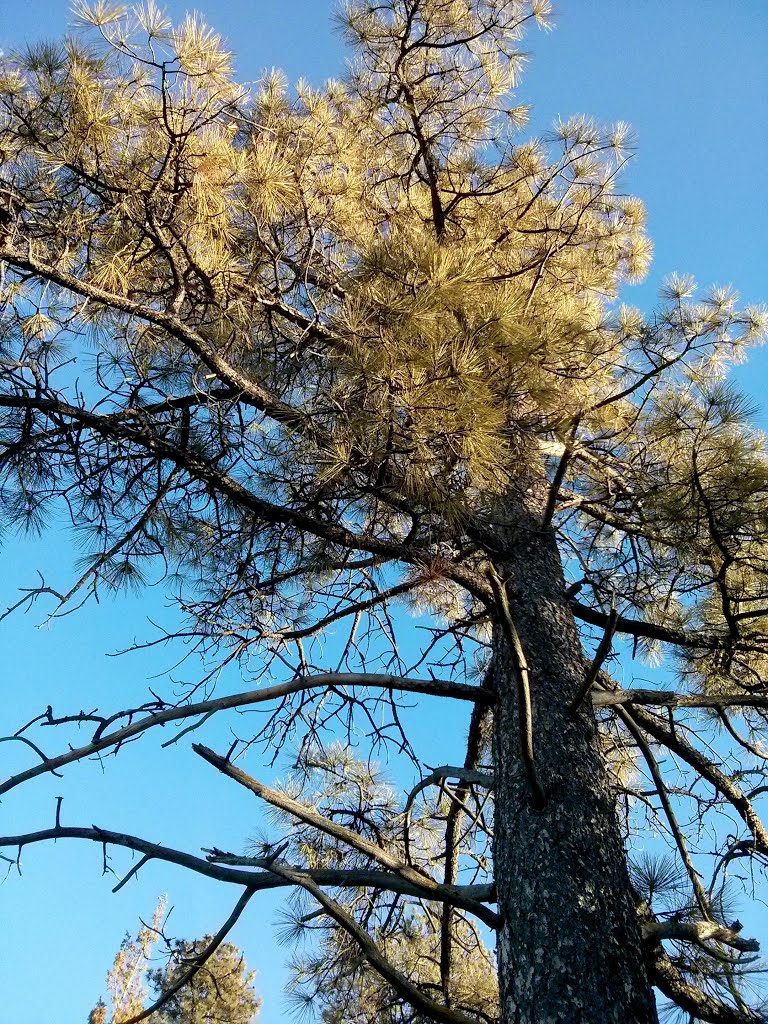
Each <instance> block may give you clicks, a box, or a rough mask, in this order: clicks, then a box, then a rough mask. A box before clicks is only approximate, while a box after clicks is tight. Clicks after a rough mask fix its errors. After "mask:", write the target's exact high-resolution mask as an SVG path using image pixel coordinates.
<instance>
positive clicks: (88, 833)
mask: <svg viewBox="0 0 768 1024" xmlns="http://www.w3.org/2000/svg"><path fill="white" fill-rule="evenodd" d="M58 839H85V840H88V841H89V842H92V843H98V844H99V845H102V846H103V845H107V846H120V847H122V848H123V849H127V850H133V851H135V852H137V853H141V854H143V862H144V863H147V862H148V861H150V860H162V861H165V862H167V863H169V864H177V865H178V866H179V867H182V868H186V869H187V870H189V871H194V872H195V873H196V874H199V875H204V876H205V877H206V878H212V879H214V881H217V882H228V883H230V884H233V885H241V886H245V887H247V888H248V889H252V890H253V891H254V892H260V891H261V890H263V889H276V888H280V887H282V886H285V885H288V884H289V883H287V882H285V881H284V880H282V879H281V877H280V876H279V875H276V874H274V873H273V872H272V871H248V870H244V869H243V867H240V866H238V865H242V864H244V865H248V864H249V863H250V862H252V863H254V864H260V865H262V864H263V858H256V857H253V858H248V857H242V858H240V857H235V856H233V855H230V854H222V853H218V852H217V853H215V854H212V855H211V856H210V857H209V858H208V859H205V860H204V859H203V858H202V857H196V856H194V854H191V853H185V852H184V851H182V850H175V849H173V848H172V847H170V846H162V845H161V844H160V843H151V842H149V841H148V840H146V839H142V838H140V837H139V836H132V835H128V834H127V833H124V832H113V831H111V830H110V829H104V828H98V827H97V826H96V825H93V826H91V828H77V827H70V826H57V827H56V828H49V829H42V830H40V831H39V832H26V833H23V834H20V835H16V836H0V848H8V847H10V848H16V849H18V850H19V852H21V850H22V849H23V848H24V847H25V846H31V845H33V844H35V843H46V842H52V841H56V840H58ZM228 865H232V866H228ZM292 870H293V871H294V872H295V873H296V874H300V875H302V876H306V878H307V879H309V880H310V881H312V882H314V883H315V884H316V885H322V886H328V887H330V888H333V889H383V890H386V891H389V892H395V893H399V894H400V895H403V896H412V897H414V898H415V899H423V900H432V901H434V902H435V903H450V904H451V905H453V906H457V907H460V908H462V909H467V910H472V911H473V912H474V911H475V910H476V909H477V907H478V906H479V904H480V902H481V901H483V902H493V893H492V889H491V887H490V886H487V885H460V886H447V885H446V886H441V887H440V892H439V893H438V892H435V891H434V889H431V888H430V889H426V888H425V887H424V886H422V885H421V884H419V882H415V883H414V882H407V881H405V880H404V879H402V878H399V877H398V876H397V875H393V874H391V873H390V872H388V871H376V870H370V871H369V870H366V869H361V868H350V869H343V868H312V869H310V868H292ZM124 881H125V879H123V882H124ZM121 884H123V883H122V882H120V883H118V886H119V885H121ZM118 886H116V887H115V888H116V889H117V887H118ZM486 909H487V908H481V910H486ZM488 914H490V915H491V916H492V917H493V918H495V917H496V915H495V914H493V913H492V912H491V911H488Z"/></svg>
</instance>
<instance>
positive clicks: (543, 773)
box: [494, 494, 657, 1024]
mask: <svg viewBox="0 0 768 1024" xmlns="http://www.w3.org/2000/svg"><path fill="white" fill-rule="evenodd" d="M534 504H535V505H536V506H540V502H538V501H535V500H534V498H533V497H532V496H531V495H530V494H529V495H528V496H526V498H524V499H521V500H520V501H519V502H517V503H516V506H517V507H516V508H515V507H512V508H510V506H508V517H509V519H510V522H509V525H508V526H506V527H505V529H504V531H503V550H504V551H505V553H506V554H505V557H504V558H503V559H502V560H501V561H497V568H498V572H499V576H500V577H501V578H503V579H504V580H505V581H506V596H507V599H508V602H509V612H510V617H511V619H512V621H513V623H514V627H515V629H516V633H517V636H518V638H519V642H520V647H521V648H522V652H523V654H524V658H525V661H526V662H527V667H528V671H529V683H530V692H531V697H532V712H533V713H532V723H533V742H534V758H535V772H536V775H537V776H538V780H539V782H540V784H541V787H542V789H543V793H544V796H543V806H539V807H537V806H536V804H537V802H538V801H537V800H536V799H535V789H536V787H535V785H534V786H532V783H531V773H530V770H529V768H527V767H526V765H525V758H524V756H522V754H521V735H520V724H521V722H520V718H521V711H520V708H521V702H520V699H519V692H520V680H519V666H518V664H517V662H518V659H517V658H516V657H515V656H514V652H513V651H511V650H510V644H509V640H508V636H505V634H504V631H503V630H502V629H501V628H497V632H496V636H495V642H494V679H495V684H496V687H497V695H498V703H497V710H496V715H495V724H494V761H495V766H496V780H497V790H496V805H495V806H496V811H495V840H494V857H495V870H496V884H497V890H498V902H499V911H500V914H501V917H502V927H501V930H500V933H499V940H498V953H499V971H500V979H499V980H500V995H501V1020H502V1022H503V1024H619V1022H620V1024H656V1022H657V1014H656V1009H655V1001H654V998H653V992H652V989H651V986H650V983H649V981H648V976H647V971H646V966H645V962H644V957H643V951H642V946H641V937H640V930H639V925H638V921H637V916H636V912H635V909H634V906H633V901H632V895H631V889H630V884H629V878H628V872H627V863H626V855H625V852H624V848H623V842H622V838H621V833H620V829H619V825H618V819H617V815H616V811H615V805H614V800H613V796H612V794H611V791H610V788H609V785H608V780H607V774H606V771H605V767H604V763H603V759H602V755H601V754H600V752H599V749H598V744H597V734H596V728H595V723H594V718H593V713H592V708H591V703H590V702H589V701H585V702H583V703H582V706H581V708H580V709H579V710H578V711H576V712H575V713H574V712H572V711H571V710H570V704H571V701H572V700H573V698H574V697H575V695H576V694H577V693H578V690H579V687H580V685H581V683H582V682H583V680H584V676H585V672H586V671H587V668H588V664H587V663H586V662H585V659H584V657H583V655H582V649H581V643H580V639H579V635H578V632H577V630H576V626H575V623H574V620H573V616H572V615H571V613H570V611H569V608H568V604H567V600H566V597H565V582H564V577H563V571H562V565H561V562H560V557H559V553H558V550H557V545H556V542H555V539H554V537H553V536H552V534H551V531H545V532H543V531H541V530H540V528H538V524H539V523H540V522H541V515H540V509H539V507H536V508H532V507H531V506H532V505H534ZM510 505H511V503H510ZM526 506H527V507H526Z"/></svg>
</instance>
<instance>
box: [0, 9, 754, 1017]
mask: <svg viewBox="0 0 768 1024" xmlns="http://www.w3.org/2000/svg"><path fill="white" fill-rule="evenodd" d="M166 7H167V9H168V10H169V11H170V13H171V14H172V15H174V16H175V17H178V16H180V15H181V14H182V13H183V12H184V10H185V9H187V5H185V4H183V3H173V4H169V5H166ZM196 9H198V10H200V11H202V13H203V14H204V15H205V17H206V18H207V20H208V21H209V22H210V23H211V24H212V25H213V26H214V27H215V28H216V29H217V30H218V31H219V32H221V33H222V34H223V35H224V36H225V37H226V38H227V39H228V40H229V41H230V44H231V46H232V49H233V50H234V51H235V54H236V56H237V67H238V72H239V76H240V78H241V80H245V81H253V80H256V79H258V77H259V75H260V74H261V72H262V70H263V69H264V68H267V67H271V66H277V67H281V68H282V69H283V70H284V71H285V72H286V74H287V75H288V77H289V79H291V80H295V79H297V78H299V77H302V76H303V77H305V78H307V79H309V80H310V81H311V82H313V83H315V84H319V83H320V82H322V81H323V80H324V79H325V78H327V77H338V76H339V75H340V74H341V73H342V72H343V62H344V59H345V57H344V53H343V51H342V47H341V44H340V41H339V39H338V37H337V36H336V35H335V34H334V31H333V28H332V24H331V19H330V13H331V11H332V9H333V7H332V5H331V4H330V3H326V2H325V0H312V2H309V0H282V2H278V0H258V2H254V3H248V2H245V0H235V2H230V3H226V4H224V3H218V4H217V3H210V2H209V3H202V4H197V5H196ZM67 20H68V15H67V7H66V5H65V4H63V3H58V2H51V0H26V2H24V3H23V4H17V3H14V4H13V5H11V3H10V2H9V0H0V48H1V49H3V50H5V51H8V50H10V49H13V48H14V47H17V46H19V45H21V44H22V43H23V42H24V41H28V40H32V39H40V38H42V37H45V38H50V37H55V36H57V35H59V34H60V33H61V32H62V31H63V30H64V29H65V27H66V24H67ZM526 47H527V49H528V50H529V51H530V52H531V56H532V59H531V64H530V67H529V69H528V71H527V73H526V74H525V76H524V77H523V80H522V83H521V87H520V89H519V90H518V93H517V96H518V100H519V102H525V103H530V104H533V108H534V109H533V118H532V126H531V132H532V133H537V132H541V131H545V130H546V129H547V128H548V127H549V125H550V124H551V123H552V122H553V121H554V120H555V119H556V118H557V117H559V116H562V117H567V116H569V115H571V114H576V113H584V114H590V115H593V116H594V117H595V118H596V119H598V120H600V121H613V120H617V119H621V120H625V121H628V122H630V124H632V126H633V127H634V129H635V132H636V135H637V142H638V155H637V157H636V159H635V160H634V161H633V163H632V164H631V166H630V168H629V170H628V172H627V173H626V176H625V187H626V190H627V191H629V192H632V193H634V194H636V195H639V196H640V197H641V198H642V199H643V200H644V201H645V203H646V205H647V208H648V230H649V233H650V236H651V238H652V239H653V242H654V245H655V251H656V255H655V259H654V263H653V267H652V270H651V273H650V275H649V277H648V279H647V281H646V282H645V283H644V284H643V285H641V286H638V287H634V288H631V289H627V290H626V291H625V293H624V295H623V298H624V300H625V301H627V302H630V303H632V304H633V305H638V306H641V307H642V308H644V309H650V308H651V306H652V305H653V302H654V296H655V293H656V291H657V290H658V287H659V285H660V283H661V281H662V280H663V278H664V277H665V276H666V275H667V274H668V273H670V272H672V271H681V272H688V273H691V274H693V275H694V276H695V277H696V278H697V280H698V281H699V282H700V283H701V284H702V285H704V286H706V285H708V284H715V283H716V284H726V283H731V284H733V285H734V286H735V287H736V288H737V289H738V290H739V292H740V293H741V295H742V297H743V300H744V301H745V302H761V301H766V300H768V281H767V280H766V274H765V266H766V261H765V255H764V250H765V239H766V238H768V130H767V129H768V61H767V60H766V54H768V4H766V3H765V0H730V2H729V3H722V2H720V0H673V2H669V0H578V2H576V0H561V2H560V3H559V5H558V11H557V17H556V27H555V30H554V31H553V32H552V33H542V32H536V33H534V34H532V35H530V36H529V37H528V39H527V41H526ZM528 134H530V133H528ZM737 376H738V378H739V380H740V381H741V383H742V384H743V386H744V387H746V388H747V389H748V390H749V392H750V393H751V394H752V395H753V396H754V397H755V399H756V401H757V402H759V403H762V408H761V409H760V412H759V413H758V417H757V418H758V422H759V423H760V425H762V426H764V427H765V426H768V419H766V415H765V410H766V396H765V391H766V387H767V386H768V352H766V351H764V350H762V351H760V350H758V351H756V352H754V353H753V354H752V359H751V361H750V362H749V364H748V365H747V366H744V367H740V368H739V369H738V371H737ZM69 545H70V538H69V536H68V535H67V534H65V533H63V532H62V533H56V532H55V531H54V532H52V533H49V534H48V535H46V536H45V537H44V538H43V539H42V540H41V541H38V542H35V543H29V542H26V541H25V542H23V543H20V542H18V541H17V540H15V539H14V538H10V539H9V540H8V541H7V543H6V545H5V547H4V549H3V552H2V555H1V556H0V557H1V558H2V561H0V608H3V607H5V606H6V605H7V604H10V603H12V602H13V601H14V600H15V597H14V594H15V590H16V588H17V587H19V586H24V585H25V584H27V583H29V582H31V581H33V578H34V570H35V569H36V568H43V569H44V570H45V573H46V576H47V577H48V578H49V580H50V582H51V584H52V585H54V586H57V587H59V588H64V587H65V586H66V582H67V580H68V579H70V578H71V564H72V560H73V559H74V558H76V557H77V555H78V554H79V552H77V551H76V550H71V549H70V546H69ZM171 616H172V612H171V611H170V610H169V609H167V608H166V606H165V599H164V596H163V594H162V593H161V592H160V591H159V590H158V589H155V590H150V591H147V592H145V593H143V594H142V595H140V596H138V597H136V596H134V597H128V598H126V597H121V598H120V599H119V600H118V601H115V602H112V601H109V600H108V601H106V602H103V603H102V604H100V605H93V606H91V607H89V608H87V609H85V610H84V611H83V612H81V613H78V614H76V615H72V616H70V617H68V618H65V619H62V620H58V621H57V622H56V623H55V624H54V625H52V626H44V627H43V628H40V623H41V622H42V621H43V620H44V618H45V609H43V608H37V609H36V610H34V611H33V612H31V613H30V614H28V615H26V616H24V617H19V616H14V617H12V618H10V619H6V620H5V621H3V622H1V623H0V658H2V667H3V685H4V692H3V697H4V699H3V703H2V705H1V706H0V707H1V710H0V715H2V718H3V723H2V725H1V726H0V734H7V733H8V732H12V731H13V730H14V729H16V728H18V726H19V725H20V724H21V723H22V722H24V721H26V720H27V719H28V718H31V717H33V715H36V714H38V713H40V711H42V710H44V708H45V706H46V704H48V703H49V702H50V701H52V700H54V696H55V701H54V702H55V703H56V704H58V706H59V707H60V708H62V709H63V708H64V707H67V708H69V709H70V710H76V708H74V707H73V705H74V704H75V703H76V704H77V706H78V707H79V706H81V705H82V706H84V707H85V706H86V705H88V704H89V703H90V704H91V706H96V705H100V706H101V707H106V708H110V709H114V708H116V707H119V706H123V705H125V706H128V705H130V704H132V703H136V701H137V699H141V698H140V696H138V695H141V694H143V693H145V692H146V687H147V685H148V684H150V685H156V684H157V685H161V684H158V683H157V680H154V682H152V679H151V677H153V676H157V675H158V674H162V673H164V672H165V671H166V670H167V669H168V667H169V665H171V664H173V662H174V661H175V657H174V656H172V653H171V652H163V651H162V650H160V651H158V650H155V651H154V652H152V653H142V654H130V655H127V656H125V657H122V658H114V657H109V656H108V655H109V654H110V653H113V652H115V651H117V650H120V649H122V648H125V647H128V646H130V645H131V644H132V642H133V641H134V639H137V638H138V639H140V638H141V637H147V636H149V635H151V633H152V628H151V626H150V625H149V624H148V621H147V620H148V619H152V620H153V621H158V620H162V619H163V617H165V618H166V621H170V618H169V617H171ZM626 671H627V672H631V667H628V668H627V670H626ZM638 671H641V669H640V668H638ZM193 674H194V672H193V667H191V666H182V667H181V668H179V669H177V670H176V671H175V672H174V673H172V677H173V678H174V679H177V680H181V679H186V680H188V679H190V678H192V676H193ZM230 684H231V685H232V687H233V688H237V689H240V688H241V684H240V681H239V680H237V679H232V678H231V677H230V679H227V680H225V681H224V685H227V686H228V685H230ZM162 685H165V686H167V685H168V684H167V677H166V682H165V683H164V684H162ZM438 714H440V715H444V718H442V719H440V720H438V725H439V728H436V727H435V725H436V719H435V715H438ZM420 717H421V720H422V722H428V723H429V727H428V728H424V727H422V728H421V730H420V732H421V734H422V739H423V741H424V743H425V744H427V748H428V749H427V753H426V754H425V760H426V761H428V762H430V763H446V762H452V757H451V747H450V746H446V748H445V749H444V750H443V751H441V750H440V747H439V744H438V737H440V736H446V737H448V738H450V736H451V734H452V733H453V732H454V729H455V728H459V727H460V729H461V733H463V727H461V723H460V722H458V721H455V720H452V719H449V718H448V717H447V716H446V715H445V713H444V712H442V711H441V710H440V709H438V708H437V707H436V708H434V709H432V708H428V709H427V708H425V709H424V710H423V711H422V712H421V716H420ZM165 738H166V737H165V736H158V737H153V736H152V735H151V734H150V736H149V737H148V738H147V740H145V741H144V742H143V743H142V744H137V745H134V746H131V747H129V748H126V750H125V751H124V752H122V753H121V755H120V757H119V758H118V759H116V760H114V761H109V762H107V764H106V765H105V770H104V772H101V771H100V770H99V768H98V766H97V765H94V764H87V765H76V766H74V767H72V768H70V769H68V770H67V774H66V777H65V778H64V779H61V780H60V779H55V778H48V779H41V780H37V782H36V783H35V784H34V785H33V787H32V788H27V789H24V787H22V788H21V789H20V790H19V791H16V792H15V793H13V794H11V795H10V796H9V797H8V798H7V799H6V800H5V801H4V802H3V803H2V805H0V822H2V824H0V831H2V832H4V833H8V832H18V831H23V830H25V829H31V828H41V827H47V826H49V825H51V824H52V823H53V814H54V806H55V798H56V796H58V795H64V796H65V802H64V813H63V821H64V823H65V824H78V825H88V824H90V823H91V822H96V823H97V824H100V825H102V826H104V827H112V828H118V829H121V830H124V831H129V832H130V831H133V832H135V833H138V834H141V835H144V836H146V837H147V838H150V839H155V840H157V841H166V842H173V844H174V845H177V846H181V845H183V846H184V847H185V848H187V849H189V850H192V851H194V850H195V849H196V848H197V847H200V846H210V845H213V844H216V845H218V846H220V847H223V848H234V849H240V848H242V846H243V843H244V842H245V841H246V840H247V838H248V837H249V836H250V835H252V834H253V833H254V832H255V831H256V830H257V825H258V815H257V810H256V807H255V801H254V800H253V798H250V799H249V798H248V796H247V794H245V795H244V794H243V793H242V792H233V789H234V787H233V786H232V784H229V783H227V782H226V781H225V780H224V779H223V778H221V777H220V776H219V777H212V774H215V773H212V771H211V769H210V768H208V767H207V766H205V765H202V764H200V765H198V764H196V763H195V762H196V761H198V760H199V759H197V758H193V757H191V756H190V755H189V753H188V751H187V750H185V749H181V748H182V747H183V744H179V746H178V747H174V748H172V752H173V756H172V757H166V756H165V755H164V756H163V759H162V761H160V760H158V759H157V757H156V756H155V753H154V751H155V750H156V748H157V747H158V746H159V743H160V742H161V741H162V740H163V739H165ZM51 739H52V741H53V742H54V746H55V741H54V740H53V737H52V738H51ZM226 740H227V732H226V726H225V723H223V722H222V723H221V724H219V725H215V726H214V728H213V729H211V730H210V731H209V732H208V733H207V734H206V737H205V741H206V742H207V743H208V744H209V745H211V746H214V747H216V746H217V741H218V746H219V747H222V746H224V747H226V746H227V745H228V744H227V742H226ZM17 746H18V748H19V749H17ZM430 747H431V749H430ZM28 754H29V752H28V751H24V750H22V749H21V748H20V745H12V744H6V745H4V746H2V747H0V774H2V775H3V776H5V775H6V774H7V773H10V772H11V771H12V770H14V769H16V770H18V769H19V768H21V767H22V766H24V765H26V764H27V763H29V762H28ZM454 757H455V754H454ZM430 759H431V760H430ZM249 767H250V769H251V770H253V771H254V773H255V774H258V772H257V766H256V763H255V761H254V762H253V763H251V764H250V765H249ZM33 791H34V792H33ZM22 866H23V875H22V877H18V876H17V875H16V874H11V875H10V876H9V877H8V879H7V880H6V881H5V883H4V884H2V885H0V920H2V922H3V927H2V929H0V1024H11V1022H13V1024H50V1022H51V1021H52V1020H54V1019H55V1020H56V1024H82V1022H84V1021H85V1019H86V1017H87V1014H88V1011H89V1009H90V1008H91V1007H92V1005H93V1003H94V1002H95V1000H96V998H97V997H98V995H99V993H100V992H101V991H102V989H103V979H104V975H105V973H106V971H107V969H108V967H109V966H110V964H111V960H112V957H113V955H114V951H115V949H116V948H117V946H118V945H119V942H120V939H121V937H122V935H123V933H124V932H125V930H126V929H130V930H134V929H135V928H136V926H137V923H138V918H139V916H140V915H143V916H144V917H149V916H150V915H151V912H152V908H153V906H154V903H155V901H156V899H157V897H158V896H159V895H160V894H161V893H163V892H165V893H167V894H168V898H169V904H170V905H173V906H174V908H175V909H174V911H173V915H172V918H171V921H170V928H171V930H172V931H174V932H175V933H176V934H179V935H184V936H187V937H191V936H195V935H200V934H203V933H205V932H207V931H212V930H215V929H216V928H217V927H218V926H219V924H220V923H221V921H222V920H223V919H224V918H225V917H226V916H227V914H228V913H229V910H230V909H231V906H232V905H234V902H235V900H236V899H237V896H238V895H239V893H236V892H230V891H229V890H228V889H227V890H225V891H222V890H223V888H224V887H222V886H217V885H216V884H215V883H212V882H206V881H204V880H194V879H190V878H189V877H188V876H186V875H185V874H183V873H182V872H181V871H179V870H175V869H173V868H172V867H170V866H165V867H163V866H162V865H159V866H150V867H149V868H148V869H145V870H144V871H143V872H142V873H141V876H140V878H139V880H138V881H137V882H136V883H132V884H131V885H129V886H126V888H125V889H123V890H121V892H120V893H119V894H117V895H116V896H112V895H111V894H110V889H111V886H112V885H113V884H114V879H112V880H111V881H110V879H109V878H101V877H100V872H101V852H100V850H99V849H98V848H94V847H92V846H90V845H89V846H88V847H87V848H86V847H84V845H83V844H76V843H74V842H72V843H69V844H67V843H60V844H59V845H58V846H57V847H55V848H54V847H49V848H45V849H44V848H42V847H36V848H32V847H30V848H28V849H27V850H26V851H25V854H24V857H23V862H22ZM278 902H279V901H278V900H275V899H273V898H264V897H263V896H261V897H258V898H257V900H255V901H254V902H252V904H251V907H250V909H249V911H248V913H247V915H246V918H245V919H244V920H243V921H242V922H241V924H240V926H239V927H238V929H237V931H236V932H235V933H234V936H233V938H234V941H236V942H238V943H239V944H240V945H242V946H243V947H244V949H245V950H246V955H247V958H248V961H249V963H250V965H251V966H253V967H254V968H256V969H257V970H258V971H259V979H258V988H259V991H260V992H261V994H262V995H263V996H264V1008H263V1011H262V1015H261V1020H262V1021H263V1024H278V1022H279V1021H282V1020H284V1019H285V1017H286V1009H285V1006H284V1005H283V1004H282V1003H281V996H280V989H281V985H282V982H283V980H284V976H283V975H282V973H281V971H280V969H279V966H278V965H279V962H280V959H281V958H282V955H283V951H279V952H278V953H275V951H274V950H273V946H274V938H273V931H272V923H271V921H272V917H273V910H274V907H275V905H276V903H278Z"/></svg>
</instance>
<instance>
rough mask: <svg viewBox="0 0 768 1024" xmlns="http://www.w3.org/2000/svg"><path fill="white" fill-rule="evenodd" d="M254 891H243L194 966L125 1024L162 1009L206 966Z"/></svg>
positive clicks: (145, 1017) (124, 1022)
mask: <svg viewBox="0 0 768 1024" xmlns="http://www.w3.org/2000/svg"><path fill="white" fill-rule="evenodd" d="M254 892H255V890H254V889H246V890H245V891H244V892H243V894H242V896H241V897H240V899H239V900H238V901H237V903H236V904H235V907H234V909H233V911H232V913H231V914H230V915H229V917H228V918H227V920H226V921H225V922H224V924H223V925H222V926H221V928H219V930H218V931H217V932H216V934H215V935H214V937H213V938H212V939H211V941H210V942H209V943H208V945H207V946H206V947H205V949H204V950H203V951H202V953H200V954H199V955H198V956H196V957H195V959H194V962H193V964H192V966H191V967H190V968H189V970H188V971H184V973H183V974H182V975H181V976H180V977H179V978H177V979H176V981H175V982H174V983H173V984H172V985H171V987H170V988H167V989H166V990H165V992H162V993H161V994H160V995H159V996H158V998H157V999H156V1000H155V1002H154V1003H152V1005H151V1006H148V1007H147V1008H146V1010H142V1011H141V1013H137V1014H135V1015H134V1016H133V1017H129V1018H128V1019H127V1020H126V1021H123V1024H139V1021H141V1020H146V1019H147V1017H151V1016H152V1014H153V1013H156V1012H157V1011H158V1010H160V1009H162V1008H163V1007H164V1006H165V1004H166V1003H167V1002H168V1001H169V999H171V998H172V997H173V996H175V995H176V993H177V992H178V991H179V990H180V989H182V988H184V986H185V985H186V984H188V982H190V981H191V980H192V979H193V978H194V976H195V975H196V974H197V973H198V972H199V971H200V970H201V969H202V968H203V967H204V966H205V963H206V961H207V960H209V959H210V958H211V957H212V956H213V954H214V953H215V952H216V950H217V949H218V948H219V946H220V945H221V944H222V942H223V941H224V939H226V937H227V935H229V933H230V932H231V931H232V929H233V928H234V927H235V925H236V924H237V922H238V920H239V919H240V917H241V916H242V913H243V911H244V910H245V908H246V907H247V906H248V903H249V902H250V900H251V897H252V896H253V894H254Z"/></svg>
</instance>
